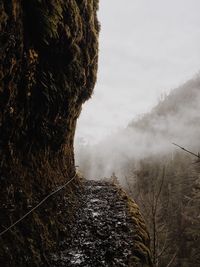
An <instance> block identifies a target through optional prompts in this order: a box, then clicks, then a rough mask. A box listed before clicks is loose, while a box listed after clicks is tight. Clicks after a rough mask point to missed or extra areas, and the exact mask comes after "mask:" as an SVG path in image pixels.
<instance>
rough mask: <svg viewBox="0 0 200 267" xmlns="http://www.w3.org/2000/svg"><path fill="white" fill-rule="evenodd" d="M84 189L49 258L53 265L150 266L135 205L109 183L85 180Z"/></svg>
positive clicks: (143, 227) (144, 236)
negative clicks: (65, 235) (68, 227)
mask: <svg viewBox="0 0 200 267" xmlns="http://www.w3.org/2000/svg"><path fill="white" fill-rule="evenodd" d="M83 188H84V189H83V193H82V196H81V202H80V203H81V205H80V207H79V208H78V209H77V212H76V216H75V218H76V223H74V224H73V225H72V228H71V231H70V234H69V236H68V238H67V239H64V240H62V241H61V242H60V249H59V252H55V253H54V254H53V255H52V266H54V267H56V266H59V267H61V266H88V267H89V266H90V267H95V266H98V267H100V266H104V267H106V266H108V267H110V266H113V267H114V266H143V267H144V266H151V261H150V253H149V249H148V247H149V237H148V234H147V231H146V229H145V226H144V222H143V219H142V217H141V215H140V214H139V210H138V207H137V205H136V204H135V203H134V202H133V201H132V200H131V199H130V198H129V197H128V196H127V195H126V194H125V192H124V191H122V190H121V189H120V187H119V186H117V185H115V184H113V183H111V182H107V181H85V182H84V187H83ZM135 218H137V220H136V219H135Z"/></svg>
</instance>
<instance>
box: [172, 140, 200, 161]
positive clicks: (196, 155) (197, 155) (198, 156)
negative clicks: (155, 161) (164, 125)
mask: <svg viewBox="0 0 200 267" xmlns="http://www.w3.org/2000/svg"><path fill="white" fill-rule="evenodd" d="M172 145H174V146H177V147H179V148H180V149H182V150H184V151H185V152H188V153H189V154H191V155H193V156H195V157H197V158H198V159H200V155H199V153H198V154H195V153H193V152H191V151H189V150H187V149H185V148H184V147H181V146H179V145H177V144H175V143H172Z"/></svg>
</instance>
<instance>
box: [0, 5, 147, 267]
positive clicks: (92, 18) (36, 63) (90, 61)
mask: <svg viewBox="0 0 200 267" xmlns="http://www.w3.org/2000/svg"><path fill="white" fill-rule="evenodd" d="M97 9H98V1H97V0H49V1H47V0H29V1H27V0H23V1H22V0H2V1H1V2H0V11H1V15H0V16H1V24H0V30H1V35H0V40H1V48H2V50H1V53H0V56H1V59H2V65H1V69H0V76H1V80H2V82H1V87H0V190H1V192H0V193H1V194H0V232H2V231H4V230H5V229H6V228H7V227H8V226H10V225H11V224H12V223H13V222H15V221H16V220H18V219H19V218H20V217H22V216H23V215H24V214H25V213H26V212H27V211H29V210H30V209H31V208H32V207H34V206H35V205H37V204H38V203H39V202H40V201H41V200H42V199H44V197H45V196H46V195H48V194H49V193H50V192H52V190H54V189H55V188H57V187H58V186H60V185H62V184H63V183H65V182H66V181H68V180H69V179H70V177H73V176H74V174H75V169H74V168H75V167H74V152H73V139H74V132H75V127H76V119H77V117H78V116H79V114H80V111H81V105H82V103H83V102H84V101H86V100H87V99H88V98H89V97H90V96H91V94H92V91H93V87H94V85H95V81H96V73H97V59H98V32H99V25H98V21H97V17H96V12H97ZM81 187H82V185H81V182H80V179H78V178H76V179H75V180H74V181H73V183H71V184H70V185H69V186H68V187H67V189H66V190H63V191H62V192H61V193H59V194H57V195H55V196H53V199H50V200H48V202H45V203H44V204H43V206H42V207H41V208H39V209H37V210H36V211H34V212H33V213H32V214H30V215H29V216H28V217H26V218H25V219H24V220H23V221H22V222H20V223H18V224H17V225H16V226H15V227H13V228H12V229H11V230H10V231H8V232H6V233H5V234H4V235H1V236H0V266H4V267H7V266H8V267H10V266H12V267H15V266H17V267H21V266H22V267H24V266H29V267H30V266H34V267H36V266H39V267H42V266H52V265H51V262H50V257H49V255H50V254H51V255H52V251H56V249H57V248H58V245H60V242H59V241H60V240H63V239H65V236H68V235H69V231H70V229H71V228H72V227H70V225H72V224H73V222H75V220H73V218H74V215H75V210H77V207H78V206H79V205H78V204H79V202H80V194H81V190H82V189H81ZM124 201H125V200H124ZM126 201H127V200H126ZM133 217H135V220H136V221H137V217H138V218H139V222H140V215H139V214H138V212H136V213H134V216H133ZM137 225H138V224H137V223H135V226H137ZM137 229H139V232H140V234H141V235H142V236H143V226H142V227H138V228H137ZM144 229H145V228H144ZM137 236H138V235H136V237H135V239H134V240H136V242H135V246H136V245H137V244H138V237H137ZM144 236H145V239H144V240H143V239H141V240H142V241H141V243H142V244H143V243H144V247H145V249H143V248H142V247H140V246H139V248H137V249H136V250H135V252H134V253H135V255H136V254H137V255H139V254H140V255H142V256H138V257H139V258H142V257H143V255H146V254H145V253H146V251H147V252H148V234H147V233H146V230H145V234H144ZM146 236H147V237H146ZM134 240H133V242H134ZM138 250H139V251H141V253H140V252H138ZM143 252H144V253H143ZM147 254H148V253H147ZM137 255H136V258H137ZM132 256H133V257H134V255H132ZM145 257H146V256H145ZM144 262H147V260H144ZM120 266H121V265H120ZM135 266H138V265H135Z"/></svg>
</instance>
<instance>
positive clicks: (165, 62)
mask: <svg viewBox="0 0 200 267" xmlns="http://www.w3.org/2000/svg"><path fill="white" fill-rule="evenodd" d="M199 8H200V2H199V1H198V0H190V1H189V0H169V1H160V0H152V1H147V0H134V1H127V0H125V1H123V3H122V1H119V0H109V1H107V0H101V1H100V9H99V20H100V23H101V32H100V40H99V41H100V47H99V70H98V79H97V84H96V87H95V90H94V95H93V97H92V98H91V99H90V100H89V101H88V102H87V103H86V104H84V105H83V109H82V113H81V116H80V118H79V119H78V123H77V130H76V138H75V156H76V165H79V166H80V167H79V169H80V171H82V172H83V173H84V175H85V177H86V178H93V179H94V178H96V179H97V178H98V179H99V178H101V177H104V176H106V177H109V176H110V175H111V174H112V172H113V171H114V172H115V173H116V174H117V175H119V176H120V175H122V169H123V167H124V165H126V163H127V162H136V161H139V160H140V159H142V158H144V157H149V156H151V157H152V156H153V155H156V156H158V155H163V154H166V153H167V154H169V155H171V157H172V158H173V155H174V153H175V152H176V151H177V150H178V149H177V148H176V147H174V146H173V145H172V144H171V143H172V142H175V143H178V144H180V145H182V146H185V147H187V148H188V149H191V150H194V151H195V152H197V151H198V149H199V144H198V140H199V125H198V124H199V121H200V120H199V114H198V112H197V111H198V109H199V107H200V105H199V103H200V101H199V74H198V75H197V77H195V78H194V79H193V80H190V81H189V82H186V81H187V80H189V79H190V78H191V77H192V76H193V75H194V74H195V73H197V72H198V71H199V69H200V65H199V62H200V50H199V46H200V31H199V28H200V16H199ZM185 82H186V83H185ZM184 83H185V84H184ZM183 84H184V85H183ZM173 88H177V89H176V90H175V91H173V92H171V91H172V89H173ZM195 88H196V89H197V90H196V89H195ZM169 92H171V93H170V94H169ZM179 92H180V94H179ZM190 92H191V94H192V95H193V97H192V96H190ZM163 94H164V95H166V94H167V95H168V94H169V96H168V97H167V98H166V99H165V100H166V101H165V102H163V101H161V102H160V103H159V107H160V106H163V107H162V108H160V111H159V112H158V111H157V112H156V111H155V109H158V106H157V107H156V108H154V110H152V111H151V112H150V110H151V109H152V108H153V107H155V106H156V104H157V103H158V102H159V101H158V100H159V99H160V96H161V95H163ZM176 95H178V96H176ZM170 103H173V105H170ZM163 109H164V111H162V110H163ZM160 113H161V115H160ZM162 113H164V114H163V115H162ZM143 114H147V115H143ZM133 120H134V122H133Z"/></svg>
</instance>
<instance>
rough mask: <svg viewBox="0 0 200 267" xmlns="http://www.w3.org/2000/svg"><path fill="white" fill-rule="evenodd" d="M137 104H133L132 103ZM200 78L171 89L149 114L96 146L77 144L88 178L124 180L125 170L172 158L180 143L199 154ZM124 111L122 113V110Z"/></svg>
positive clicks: (81, 163) (78, 160)
mask: <svg viewBox="0 0 200 267" xmlns="http://www.w3.org/2000/svg"><path fill="white" fill-rule="evenodd" d="M133 103H134V101H133ZM198 110H200V75H199V74H198V75H196V76H195V78H193V79H191V80H189V81H188V82H186V83H185V84H184V85H182V86H180V87H178V88H176V89H174V90H172V91H171V92H170V93H169V94H168V95H165V96H163V97H162V99H160V101H159V103H158V104H157V105H156V106H155V108H153V109H152V110H151V111H150V112H149V113H147V114H143V115H141V116H140V118H137V119H135V120H133V121H131V122H130V123H129V125H128V126H127V127H126V128H125V129H123V130H120V131H119V132H117V133H116V134H114V135H112V136H109V137H107V138H106V139H104V140H102V141H101V142H100V143H98V144H96V145H93V146H92V145H87V144H84V143H81V142H79V143H76V164H77V165H79V170H80V171H81V172H82V173H83V175H84V176H85V177H86V178H88V179H101V178H103V177H110V176H111V175H112V173H113V172H114V173H115V174H116V175H117V176H118V177H119V179H120V180H122V179H123V177H122V176H123V168H124V167H125V166H126V165H127V163H129V162H134V163H137V162H138V161H139V160H141V159H145V158H147V157H160V156H164V155H170V157H171V158H172V159H173V155H174V153H175V152H176V151H177V150H178V148H177V147H175V146H173V145H172V143H177V144H179V145H181V146H184V147H185V148H187V149H190V150H192V151H194V152H196V153H197V152H198V151H199V149H200V142H199V136H200V123H199V122H200V114H199V112H198ZM121 112H123V110H122V111H121Z"/></svg>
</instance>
